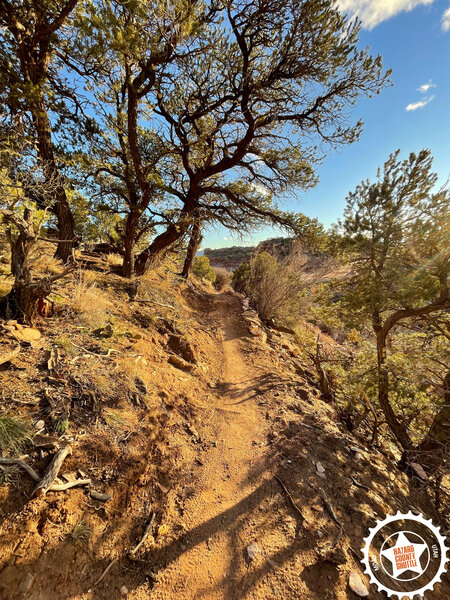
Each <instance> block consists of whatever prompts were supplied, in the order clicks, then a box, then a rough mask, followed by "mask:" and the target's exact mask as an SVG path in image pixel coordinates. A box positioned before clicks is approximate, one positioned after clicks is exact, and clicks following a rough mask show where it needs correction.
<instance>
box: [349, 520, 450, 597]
mask: <svg viewBox="0 0 450 600" xmlns="http://www.w3.org/2000/svg"><path fill="white" fill-rule="evenodd" d="M364 541H365V545H364V548H362V549H361V551H362V553H363V559H362V563H363V565H364V566H365V568H366V569H365V573H367V574H368V575H369V577H370V583H373V584H375V585H376V586H377V587H378V590H379V591H384V592H386V594H387V595H388V596H390V597H391V596H394V597H397V598H398V599H399V600H403V599H404V598H410V599H411V600H412V599H413V598H414V599H415V598H418V597H423V596H424V594H425V592H426V591H427V590H432V589H433V587H434V584H435V583H437V582H438V581H440V580H441V576H442V574H443V573H445V571H446V568H445V565H446V562H447V550H448V548H447V546H446V545H445V537H444V536H443V535H441V532H440V529H439V527H436V526H435V525H433V523H432V522H431V519H430V520H428V521H427V520H426V519H425V518H424V517H423V515H421V514H420V515H414V514H413V513H412V512H411V511H409V512H408V513H407V514H403V513H400V512H398V513H397V514H396V515H390V516H387V517H386V518H385V519H384V520H383V521H378V523H377V525H376V526H375V527H374V528H373V529H370V533H369V535H368V536H367V537H366V538H365V539H364Z"/></svg>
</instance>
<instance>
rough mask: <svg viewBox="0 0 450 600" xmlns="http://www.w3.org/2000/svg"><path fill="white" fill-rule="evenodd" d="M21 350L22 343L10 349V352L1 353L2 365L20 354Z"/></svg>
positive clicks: (0, 362)
mask: <svg viewBox="0 0 450 600" xmlns="http://www.w3.org/2000/svg"><path fill="white" fill-rule="evenodd" d="M19 352H20V344H19V345H18V346H17V347H16V348H14V350H10V351H8V352H5V353H3V354H0V365H3V364H5V363H8V362H10V361H11V360H12V359H13V358H16V356H17V355H18V354H19Z"/></svg>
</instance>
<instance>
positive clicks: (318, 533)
mask: <svg viewBox="0 0 450 600" xmlns="http://www.w3.org/2000/svg"><path fill="white" fill-rule="evenodd" d="M316 534H317V537H318V538H323V531H320V529H318V530H317V531H316Z"/></svg>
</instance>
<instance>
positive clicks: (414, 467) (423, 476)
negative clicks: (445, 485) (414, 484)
mask: <svg viewBox="0 0 450 600" xmlns="http://www.w3.org/2000/svg"><path fill="white" fill-rule="evenodd" d="M409 466H410V467H411V468H412V470H413V471H414V472H415V474H416V475H418V476H419V477H420V479H423V480H424V481H426V480H427V479H428V475H427V474H426V473H425V471H424V468H423V467H422V465H419V463H416V462H411V463H409Z"/></svg>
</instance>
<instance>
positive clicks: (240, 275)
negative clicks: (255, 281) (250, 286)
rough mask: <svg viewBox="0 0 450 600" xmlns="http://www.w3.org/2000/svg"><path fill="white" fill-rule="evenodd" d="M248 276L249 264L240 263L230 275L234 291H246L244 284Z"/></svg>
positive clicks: (243, 292) (245, 284)
mask: <svg viewBox="0 0 450 600" xmlns="http://www.w3.org/2000/svg"><path fill="white" fill-rule="evenodd" d="M249 276H250V264H249V263H242V264H241V265H239V266H238V267H237V268H236V269H235V270H234V271H233V273H232V275H231V284H232V286H233V288H234V289H235V290H236V292H239V293H241V294H245V293H246V286H247V282H248V279H249Z"/></svg>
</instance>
